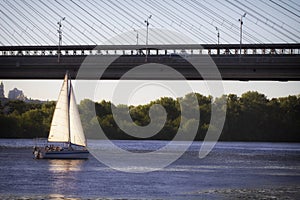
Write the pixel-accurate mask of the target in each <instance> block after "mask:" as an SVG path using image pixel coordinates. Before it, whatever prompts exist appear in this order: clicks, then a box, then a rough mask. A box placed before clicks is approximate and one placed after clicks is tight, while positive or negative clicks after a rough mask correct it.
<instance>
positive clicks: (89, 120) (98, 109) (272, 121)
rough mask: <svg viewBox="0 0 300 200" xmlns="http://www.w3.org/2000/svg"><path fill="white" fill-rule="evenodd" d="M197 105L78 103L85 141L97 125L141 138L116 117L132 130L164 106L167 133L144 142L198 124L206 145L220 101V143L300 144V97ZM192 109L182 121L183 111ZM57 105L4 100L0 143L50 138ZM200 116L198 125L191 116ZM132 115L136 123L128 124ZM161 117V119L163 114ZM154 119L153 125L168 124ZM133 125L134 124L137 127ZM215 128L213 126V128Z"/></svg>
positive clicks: (256, 96)
mask: <svg viewBox="0 0 300 200" xmlns="http://www.w3.org/2000/svg"><path fill="white" fill-rule="evenodd" d="M195 95H196V98H197V100H198V105H194V104H192V103H190V102H191V97H192V94H187V95H186V96H185V97H182V98H177V99H172V98H169V97H162V98H160V99H158V100H155V101H152V102H150V103H148V104H146V105H138V106H127V105H114V104H112V103H111V102H108V101H104V100H103V101H101V102H93V101H91V100H88V99H85V100H82V101H81V102H80V104H79V112H80V116H81V121H82V124H83V128H84V131H85V134H86V136H87V138H97V131H98V130H99V124H100V126H101V128H102V130H103V131H104V133H105V134H106V136H107V137H108V138H110V139H139V140H140V139H142V138H143V133H142V132H141V133H140V134H141V135H140V136H141V137H133V136H131V135H128V134H126V133H125V132H124V131H122V130H121V129H120V128H119V127H118V125H117V123H116V121H115V119H114V117H113V114H112V109H111V108H112V107H113V108H114V110H115V111H116V112H115V114H116V115H115V117H116V118H117V119H124V120H123V121H122V120H121V123H122V126H125V127H129V128H134V126H135V125H138V126H145V125H147V124H149V123H150V116H149V110H150V107H151V106H152V105H154V104H160V105H161V106H163V107H164V108H165V110H166V112H167V119H166V122H165V124H164V126H163V128H162V129H161V130H160V131H159V132H158V133H157V134H156V135H154V136H152V137H150V138H145V139H151V140H171V139H173V138H174V136H175V135H176V133H177V131H178V129H179V125H180V123H182V124H183V125H182V126H181V127H180V128H181V129H182V130H181V131H182V132H183V133H186V134H188V133H189V130H190V129H191V127H194V125H195V124H196V125H197V124H198V132H197V135H196V137H195V140H203V138H204V137H205V134H206V132H207V129H208V127H209V126H210V117H211V107H212V106H215V107H216V108H217V109H221V110H222V109H225V108H223V107H218V102H220V101H223V100H225V101H226V102H227V110H226V120H225V124H224V128H223V131H222V134H221V137H220V140H221V141H270V142H271V141H272V142H279V141H280V142H300V95H298V96H288V97H280V98H273V99H268V98H267V97H266V96H265V95H264V94H260V93H258V92H246V93H244V94H242V95H241V96H240V97H238V96H237V95H234V94H229V95H226V96H222V97H220V98H216V99H213V98H212V97H211V96H203V95H201V94H197V93H196V94H195ZM180 105H182V106H183V107H184V109H186V110H188V112H185V115H186V116H184V115H183V116H181V107H180ZM54 108H55V102H54V101H52V102H44V103H25V102H23V101H6V102H2V104H1V105H0V127H1V131H0V138H35V137H48V132H49V128H50V123H51V120H52V115H53V112H54ZM197 109H198V110H199V111H200V123H198V121H197V119H194V118H193V117H191V116H187V115H189V113H191V112H195V111H197ZM128 112H129V114H130V116H131V118H132V121H133V122H132V121H127V120H125V118H124V117H122V116H124V115H126V114H128ZM162 116H163V115H162ZM162 116H155V117H154V118H153V120H164V119H162ZM133 123H134V124H133ZM211 125H212V126H213V124H211Z"/></svg>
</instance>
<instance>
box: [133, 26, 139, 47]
mask: <svg viewBox="0 0 300 200" xmlns="http://www.w3.org/2000/svg"><path fill="white" fill-rule="evenodd" d="M133 31H134V32H136V45H139V32H138V30H136V29H133Z"/></svg>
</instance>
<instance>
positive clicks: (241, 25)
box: [239, 13, 246, 56]
mask: <svg viewBox="0 0 300 200" xmlns="http://www.w3.org/2000/svg"><path fill="white" fill-rule="evenodd" d="M244 17H246V13H244V14H243V15H242V16H241V18H240V19H239V22H240V56H241V54H242V39H243V37H242V34H243V18H244Z"/></svg>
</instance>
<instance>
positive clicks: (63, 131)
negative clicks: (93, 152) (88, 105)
mask: <svg viewBox="0 0 300 200" xmlns="http://www.w3.org/2000/svg"><path fill="white" fill-rule="evenodd" d="M48 141H50V142H70V143H71V144H76V145H79V146H86V140H85V137H84V133H83V129H82V125H81V121H80V116H79V112H78V108H77V104H76V100H75V96H74V91H73V88H72V84H71V83H70V84H68V75H67V74H66V75H65V79H64V83H63V85H62V88H61V90H60V93H59V97H58V101H57V103H56V107H55V111H54V115H53V119H52V123H51V128H50V133H49V137H48Z"/></svg>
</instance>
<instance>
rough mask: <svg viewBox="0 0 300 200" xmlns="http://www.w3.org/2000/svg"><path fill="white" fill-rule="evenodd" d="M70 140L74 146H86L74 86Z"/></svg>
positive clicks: (71, 98) (71, 93)
mask: <svg viewBox="0 0 300 200" xmlns="http://www.w3.org/2000/svg"><path fill="white" fill-rule="evenodd" d="M70 90H71V91H70V139H71V143H72V144H77V145H80V146H86V141H85V137H84V133H83V129H82V125H81V120H80V116H79V112H78V108H77V104H76V99H75V96H74V91H73V88H72V85H71V84H70Z"/></svg>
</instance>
